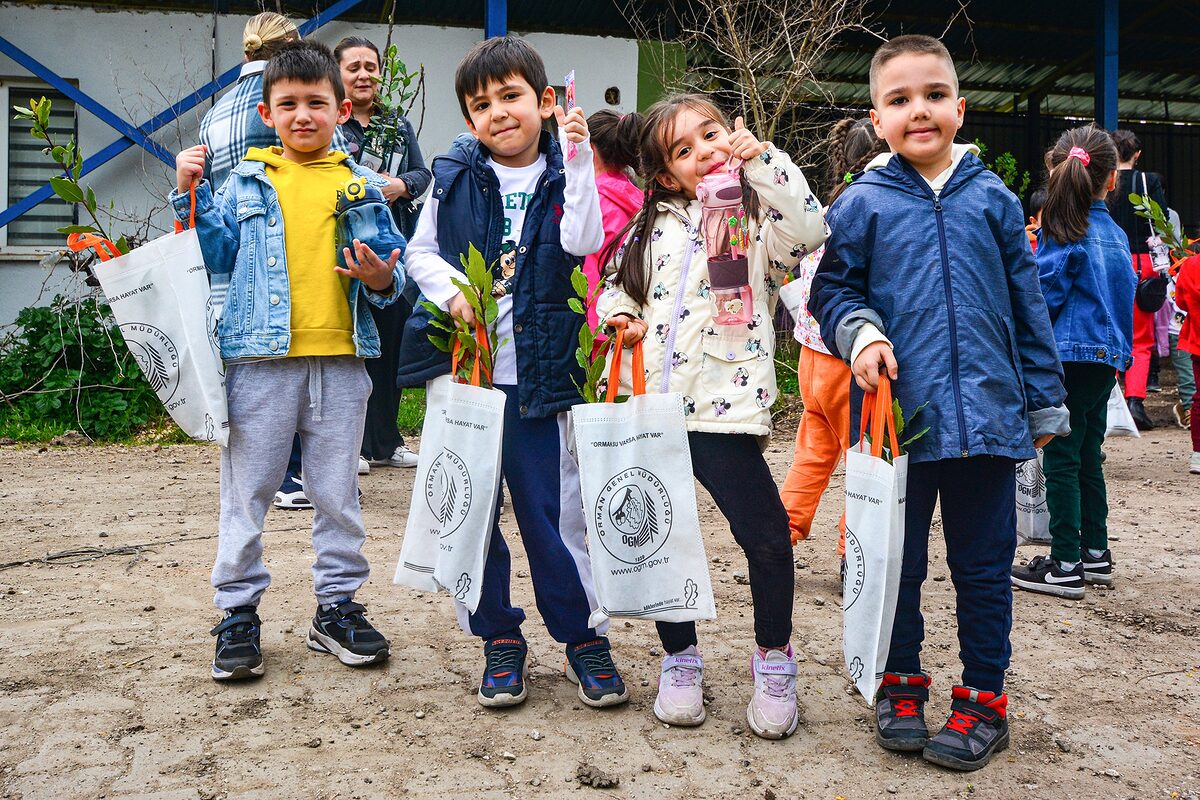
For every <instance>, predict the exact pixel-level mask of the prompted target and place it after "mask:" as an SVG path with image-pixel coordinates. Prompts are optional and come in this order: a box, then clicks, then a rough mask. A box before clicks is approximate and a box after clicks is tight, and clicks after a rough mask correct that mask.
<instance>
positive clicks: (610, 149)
mask: <svg viewBox="0 0 1200 800" xmlns="http://www.w3.org/2000/svg"><path fill="white" fill-rule="evenodd" d="M587 126H588V133H589V135H590V136H591V140H592V148H593V149H594V150H595V151H596V152H597V153H599V154H600V160H601V161H603V162H604V163H605V165H607V166H609V167H611V168H612V169H613V170H614V171H615V172H624V171H625V170H629V169H632V170H636V169H637V165H638V149H637V148H638V143H637V138H638V134H639V133H640V132H641V129H642V115H641V114H639V113H637V112H636V111H632V112H630V113H628V114H618V113H617V112H616V111H612V110H609V109H607V108H606V109H602V110H600V111H597V112H596V113H595V114H592V115H591V116H590V117H588V119H587Z"/></svg>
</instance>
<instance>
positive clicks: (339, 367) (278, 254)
mask: <svg viewBox="0 0 1200 800" xmlns="http://www.w3.org/2000/svg"><path fill="white" fill-rule="evenodd" d="M259 113H260V114H261V115H262V118H263V121H264V122H265V123H266V124H267V125H269V126H271V127H272V128H275V129H276V130H277V131H278V133H279V138H280V141H281V142H282V145H283V146H282V147H272V148H265V149H264V148H251V149H250V150H249V152H247V154H246V158H245V160H243V161H242V162H241V164H239V165H238V166H237V167H235V168H234V170H233V171H232V172H231V173H230V176H229V179H228V181H227V182H226V183H225V185H224V186H223V187H222V188H221V190H220V191H219V192H218V193H217V194H216V196H215V197H214V196H213V193H212V187H211V185H210V184H209V183H208V182H206V181H202V182H201V183H200V184H199V185H198V186H197V188H196V228H197V230H198V232H199V236H200V247H201V249H202V250H203V252H204V262H205V265H206V266H207V267H208V270H209V272H211V273H227V274H228V275H229V294H228V297H227V298H226V301H225V306H224V309H223V312H222V315H221V320H220V323H219V325H218V338H219V342H220V349H221V357H222V358H223V359H224V360H225V363H226V365H227V372H226V376H225V379H226V391H227V393H228V400H229V446H228V447H227V448H223V449H222V450H221V519H220V528H219V531H220V538H219V542H218V545H217V558H216V563H215V564H214V565H213V572H212V584H213V586H214V587H215V588H216V590H217V591H216V596H215V598H214V602H215V604H216V606H217V608H219V609H221V610H222V611H224V612H225V617H224V619H223V620H222V621H221V622H220V623H219V624H218V625H217V626H216V627H215V628H213V630H212V633H213V634H214V635H215V636H216V637H217V643H216V653H215V656H214V658H213V663H212V677H213V678H214V679H215V680H230V679H240V678H250V677H257V676H259V675H262V674H263V671H264V666H263V659H262V651H261V648H260V646H259V629H260V627H261V621H260V620H259V617H258V613H257V609H258V603H259V600H260V599H261V597H262V594H263V592H264V591H265V590H266V588H267V586H268V584H269V583H270V581H271V578H270V575H269V574H268V573H267V569H266V566H265V565H264V564H263V558H262V525H263V519H264V518H265V516H266V513H267V509H268V507H269V506H270V503H271V499H272V497H273V495H274V493H275V489H276V488H277V487H278V486H279V482H280V480H282V478H283V473H284V470H285V468H286V467H287V463H288V455H289V452H290V450H291V445H292V437H293V435H294V434H296V433H299V435H300V437H301V439H302V440H303V442H304V452H305V456H306V457H307V458H308V459H309V461H310V463H313V464H319V465H320V469H315V470H311V471H310V472H309V473H307V474H306V478H307V481H306V487H305V488H306V489H307V491H308V496H309V498H310V499H311V500H312V502H313V506H314V507H315V509H316V513H315V515H314V517H313V549H314V550H315V551H316V561H315V563H314V564H313V582H314V585H315V589H316V595H317V611H316V614H315V616H314V617H313V621H312V625H311V627H310V629H309V632H308V638H307V644H308V646H309V647H310V648H311V649H313V650H317V651H319V652H325V653H330V654H333V655H335V656H337V658H338V660H340V661H341V662H342V663H343V664H347V665H350V666H359V665H363V664H371V663H376V662H379V661H383V660H385V659H386V658H387V657H388V654H389V652H390V649H389V645H388V641H387V639H385V638H384V637H383V636H382V635H381V634H380V633H379V632H378V631H376V630H375V629H374V628H373V627H372V626H371V624H370V623H369V622H368V621H367V619H366V617H365V616H364V612H365V609H364V607H363V606H362V605H360V604H359V603H356V602H354V599H353V598H354V593H355V592H356V591H357V590H358V588H359V587H360V586H362V584H363V583H365V582H366V580H367V576H368V574H369V571H370V570H369V567H368V565H367V559H366V557H365V556H364V555H363V554H362V546H363V541H364V540H365V538H366V530H365V529H364V528H363V523H362V514H361V511H360V510H359V505H358V474H357V470H358V450H359V443H360V442H361V441H362V432H363V420H364V414H365V412H366V404H367V397H368V395H369V394H370V392H371V382H370V380H369V379H368V378H367V372H366V368H365V367H364V366H363V359H364V358H375V357H378V355H379V335H378V333H377V332H376V330H375V324H374V322H372V319H371V315H370V314H368V313H366V309H365V308H363V306H362V300H363V299H365V300H367V301H368V302H370V303H372V304H374V305H377V306H381V307H382V306H385V305H387V304H389V303H391V302H394V301H395V300H396V298H397V297H399V295H400V290H401V289H403V288H404V272H403V269H402V268H401V266H400V265H399V264H398V261H399V259H400V256H401V253H402V250H403V247H404V240H403V238H402V237H400V236H399V234H395V235H394V236H388V235H384V236H381V237H379V239H378V240H377V241H374V242H372V245H373V246H375V247H378V248H380V249H381V250H383V251H384V252H385V253H387V252H388V251H390V255H388V256H386V258H387V260H386V261H384V260H382V259H381V258H380V257H379V256H378V255H377V254H376V253H375V252H374V251H372V250H371V249H370V248H369V247H367V246H366V245H364V244H363V243H361V242H359V241H358V240H357V239H356V240H354V246H355V252H354V253H351V252H350V249H349V248H346V249H345V250H344V252H343V256H344V258H345V263H346V265H347V266H346V268H341V267H338V266H337V263H338V262H337V255H336V248H335V209H336V207H337V201H338V197H339V192H341V191H343V190H344V189H345V187H346V186H347V185H348V184H349V183H352V182H354V181H355V180H361V181H364V182H365V183H366V184H367V185H375V186H378V185H381V184H382V183H383V180H382V179H381V178H379V177H378V176H377V175H375V174H374V173H373V172H371V171H369V170H365V169H362V168H361V167H359V166H358V165H356V164H354V163H353V162H352V161H350V160H349V157H348V156H346V155H345V154H344V153H340V152H336V151H330V149H329V146H330V142H331V141H332V139H333V134H334V131H335V130H336V128H337V125H338V124H339V123H341V122H344V121H345V120H346V118H347V117H348V116H349V115H350V101H349V100H347V99H346V98H345V90H344V88H343V86H342V81H341V75H340V72H339V70H338V66H337V62H336V61H334V59H333V55H332V54H331V53H330V52H329V50H328V48H326V47H325V46H324V45H320V44H316V43H313V42H297V43H295V44H291V45H288V46H287V47H285V48H284V49H283V50H281V51H280V52H279V53H278V54H277V55H276V56H275V57H274V58H272V59H271V61H270V63H269V64H268V65H267V68H266V71H265V73H264V77H263V102H262V103H260V104H259ZM204 157H205V148H204V146H203V145H200V146H198V147H192V148H190V149H188V150H185V151H183V152H182V153H180V154H179V156H178V157H177V158H176V179H177V186H176V189H175V191H174V192H172V193H171V203H172V205H173V207H174V210H175V214H176V216H177V217H178V218H179V219H180V220H182V221H184V222H186V221H187V220H188V217H189V206H190V202H189V191H188V187H189V186H190V185H191V184H192V182H193V181H194V180H196V179H198V178H200V177H201V175H202V174H203V169H204ZM285 231H286V233H285ZM360 294H361V295H362V297H361V298H360Z"/></svg>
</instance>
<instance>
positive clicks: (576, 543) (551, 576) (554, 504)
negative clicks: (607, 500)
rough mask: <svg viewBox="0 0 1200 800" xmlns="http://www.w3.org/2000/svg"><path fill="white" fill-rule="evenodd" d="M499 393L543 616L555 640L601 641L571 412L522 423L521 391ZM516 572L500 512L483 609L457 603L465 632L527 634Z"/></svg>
mask: <svg viewBox="0 0 1200 800" xmlns="http://www.w3.org/2000/svg"><path fill="white" fill-rule="evenodd" d="M496 388H497V389H500V390H502V391H503V392H504V393H505V394H506V395H507V396H508V402H507V403H506V404H505V406H504V444H503V448H502V452H503V455H502V463H501V471H502V473H503V475H504V481H505V483H506V484H507V485H508V499H509V502H510V503H512V509H513V513H514V514H515V515H516V517H517V527H518V528H519V529H520V531H521V544H522V545H523V546H524V547H525V555H526V556H527V557H528V559H529V574H530V577H531V578H532V579H533V596H534V600H535V602H536V603H537V607H538V611H539V612H540V613H541V615H542V619H543V620H545V622H546V629H547V630H548V631H549V632H550V635H551V636H553V637H554V638H555V640H557V641H559V642H562V643H563V644H575V643H577V642H583V641H587V640H588V639H592V638H595V636H596V634H597V633H603V632H604V628H606V627H607V625H605V626H603V627H602V628H601V629H600V630H596V629H594V628H590V627H588V616H590V614H591V612H592V609H593V608H595V607H596V594H595V590H594V588H593V584H592V566H591V562H590V561H589V560H588V555H587V542H586V529H585V527H584V520H583V500H582V499H581V497H580V493H579V467H578V465H577V464H576V462H575V459H574V458H573V457H572V456H571V454H570V453H568V452H567V449H566V438H565V437H566V424H567V412H563V413H561V414H558V415H557V416H553V417H546V418H543V419H522V418H521V414H520V412H519V411H518V407H519V405H520V403H519V401H518V399H517V387H516V386H501V385H497V386H496ZM511 571H512V569H511V558H510V556H509V551H508V544H507V543H506V542H505V541H504V537H503V536H502V535H501V534H500V515H499V513H497V515H496V521H495V522H494V523H493V525H492V540H491V544H490V545H489V549H488V557H487V563H486V564H485V565H484V571H483V586H482V587H481V589H480V591H481V595H480V598H479V608H477V609H476V611H475V613H474V614H468V613H467V610H466V608H465V607H464V606H462V605H461V604H459V603H457V602H456V603H455V606H456V608H457V610H458V618H459V622H460V623H461V625H462V627H463V630H465V631H466V632H467V633H470V634H474V635H475V636H479V637H481V638H483V639H491V638H494V637H496V636H520V635H521V623H522V622H524V621H525V612H524V611H522V610H521V609H520V608H517V607H514V606H513V604H512V598H511V597H510V595H509V581H510V578H511V574H510V573H511Z"/></svg>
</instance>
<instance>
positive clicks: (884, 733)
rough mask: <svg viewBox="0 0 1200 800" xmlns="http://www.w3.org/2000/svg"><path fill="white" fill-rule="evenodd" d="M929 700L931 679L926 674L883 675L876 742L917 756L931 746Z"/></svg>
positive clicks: (895, 673) (877, 702) (876, 710)
mask: <svg viewBox="0 0 1200 800" xmlns="http://www.w3.org/2000/svg"><path fill="white" fill-rule="evenodd" d="M928 700H929V676H928V675H926V674H925V673H924V672H919V673H917V674H916V675H906V674H904V673H899V672H885V673H883V683H881V684H880V686H879V691H878V692H876V693H875V741H877V742H879V746H880V747H883V748H886V749H888V750H897V751H899V752H902V753H916V752H919V751H921V750H924V749H925V745H926V744H928V743H929V729H928V728H926V727H925V703H926V701H928Z"/></svg>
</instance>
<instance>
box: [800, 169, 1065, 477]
mask: <svg viewBox="0 0 1200 800" xmlns="http://www.w3.org/2000/svg"><path fill="white" fill-rule="evenodd" d="M1023 216H1024V215H1023V214H1022V212H1021V206H1020V204H1019V203H1018V202H1017V198H1016V197H1014V196H1013V194H1012V193H1011V192H1010V191H1008V189H1006V188H1005V187H1004V184H1002V183H1001V182H1000V179H999V178H998V177H996V175H995V174H993V173H992V172H989V171H988V170H987V169H985V168H984V166H983V164H982V162H980V160H979V159H978V158H977V157H975V156H974V155H971V154H969V153H968V154H967V155H965V156H963V158H962V161H961V162H960V163H959V165H958V168H957V169H956V170H955V172H954V174H953V175H952V176H951V178H950V180H949V181H948V182H947V183H946V185H945V188H943V189H942V191H941V193H940V194H939V195H935V194H934V192H933V190H932V189H931V188H930V186H929V184H928V183H927V182H926V181H925V179H924V178H922V177H921V175H920V174H919V173H918V172H917V171H916V170H915V169H913V167H912V166H911V165H910V164H908V163H907V162H906V161H905V160H904V158H903V157H901V156H898V155H897V156H894V157H893V158H892V159H891V160H890V162H889V163H888V165H887V166H885V167H883V168H882V169H877V170H873V171H869V172H867V173H866V174H865V175H863V176H861V177H858V178H856V179H855V180H854V182H853V183H852V184H850V186H848V187H847V188H846V190H845V191H843V192H842V194H841V195H840V196H839V197H838V199H837V201H836V202H835V203H834V204H833V205H832V206H831V207H830V208H829V211H828V212H827V213H826V220H827V221H828V222H829V227H830V228H831V229H832V231H833V232H832V234H831V235H830V238H829V241H828V242H826V245H825V255H824V256H823V257H822V259H821V265H820V267H818V269H817V274H816V276H815V277H814V278H813V283H812V295H811V297H810V299H809V302H808V309H809V311H810V312H811V313H812V315H813V316H814V317H816V319H817V320H818V321H819V322H820V323H821V338H822V339H823V340H824V342H825V344H826V345H827V346H828V347H829V349H830V350H831V351H833V352H834V354H835V355H839V356H842V357H843V358H845V357H848V355H849V353H850V348H851V344H852V342H853V340H854V335H855V334H856V333H857V330H858V329H859V328H861V326H862V324H863V323H865V322H871V323H872V324H874V325H875V326H876V327H878V328H879V329H880V330H881V331H883V332H884V333H885V334H886V335H887V337H888V338H889V339H890V340H891V341H892V343H893V346H894V352H895V356H896V361H897V362H898V363H899V367H900V377H899V379H898V380H897V381H895V382H894V383H893V384H892V391H893V394H894V396H895V398H896V399H897V400H898V401H899V402H900V406H901V408H902V409H903V410H904V413H905V414H906V415H911V414H912V413H913V412H915V410H916V409H917V408H918V407H919V406H921V405H922V404H925V408H924V409H923V410H922V411H921V414H920V416H918V417H917V418H916V419H914V420H913V425H914V426H915V427H916V428H917V429H921V428H925V427H928V428H929V430H928V432H927V433H926V434H925V435H924V436H922V437H921V438H919V439H917V440H916V441H915V442H913V443H912V445H911V447H910V448H909V449H908V452H909V455H910V458H911V461H912V463H920V462H925V461H936V460H942V459H951V458H967V457H970V456H981V455H990V456H999V457H1002V458H1013V459H1018V460H1027V459H1030V458H1033V457H1034V450H1033V441H1032V437H1036V436H1038V435H1040V434H1043V433H1054V434H1059V435H1065V434H1066V433H1067V432H1068V431H1069V430H1070V428H1069V425H1068V424H1067V416H1068V415H1067V411H1066V409H1065V408H1062V407H1061V405H1062V403H1063V401H1064V400H1065V399H1066V390H1065V389H1064V388H1063V383H1062V377H1063V372H1062V366H1061V365H1060V364H1059V360H1058V354H1057V352H1056V351H1055V347H1054V336H1053V333H1052V331H1051V328H1050V320H1049V318H1048V316H1047V314H1046V303H1045V301H1044V299H1043V298H1042V293H1041V291H1040V288H1039V286H1038V279H1037V266H1036V263H1035V262H1034V259H1033V253H1031V252H1030V249H1029V240H1028V238H1027V237H1026V235H1025V230H1024V225H1023V222H1024V219H1023ZM861 399H862V393H861V391H859V390H858V387H857V385H855V384H851V409H852V411H851V413H852V421H851V430H852V431H853V430H855V428H854V426H855V425H857V414H856V413H855V412H856V411H857V406H858V404H859V403H861Z"/></svg>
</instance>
